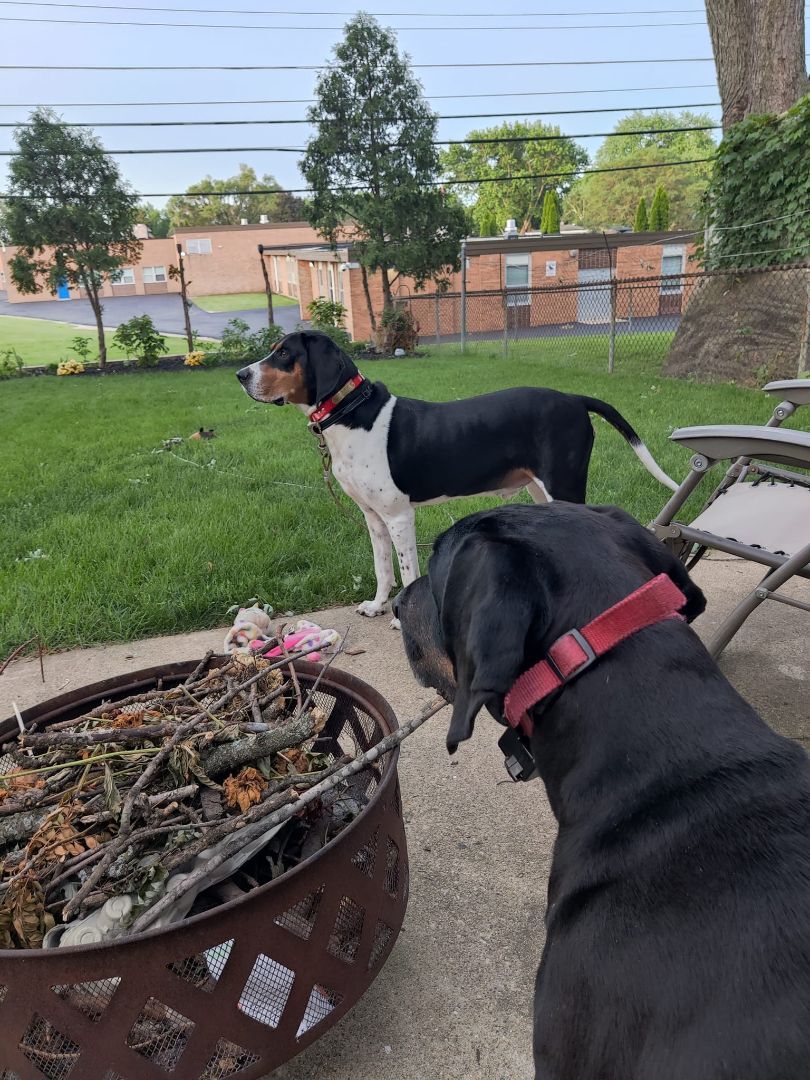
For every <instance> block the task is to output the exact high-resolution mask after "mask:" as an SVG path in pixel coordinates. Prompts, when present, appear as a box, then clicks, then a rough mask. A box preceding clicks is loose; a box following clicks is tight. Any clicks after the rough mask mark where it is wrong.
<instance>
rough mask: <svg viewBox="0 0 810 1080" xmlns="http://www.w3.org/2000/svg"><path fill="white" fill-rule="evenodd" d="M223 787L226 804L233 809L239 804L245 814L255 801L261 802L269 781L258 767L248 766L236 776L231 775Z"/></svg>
mask: <svg viewBox="0 0 810 1080" xmlns="http://www.w3.org/2000/svg"><path fill="white" fill-rule="evenodd" d="M222 787H223V790H224V792H225V802H226V804H227V805H228V806H229V807H231V808H232V809H233V808H235V807H237V806H238V807H239V809H240V810H241V811H242V813H243V814H244V812H245V811H246V810H247V809H249V808H250V807H251V806H253V805H255V803H258V802H261V798H262V792H263V791H264V789H265V788H266V787H267V781H266V780H265V778H264V777H263V776H262V774H261V773H260V772H259V771H258V769H254V768H252V767H250V766H248V767H247V768H244V769H242V771H241V772H240V773H238V774H237V775H236V776H229V777H228V778H227V780H225V782H224V784H223V785H222Z"/></svg>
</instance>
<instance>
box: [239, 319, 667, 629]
mask: <svg viewBox="0 0 810 1080" xmlns="http://www.w3.org/2000/svg"><path fill="white" fill-rule="evenodd" d="M237 377H238V379H239V380H240V382H241V383H242V385H243V386H244V388H245V390H246V391H247V393H248V394H249V395H250V396H251V397H252V398H254V399H255V400H256V401H266V402H272V403H273V404H274V405H284V404H287V403H290V404H293V405H297V406H298V407H299V408H300V409H301V410H302V411H303V412H304V413H306V414H307V416H308V417H309V419H310V423H311V424H312V423H315V422H317V423H318V425H319V428H320V430H321V431H322V432H323V437H324V438H325V440H326V444H327V446H328V448H329V451H330V453H331V456H332V467H333V470H334V474H335V476H336V477H337V479H338V481H339V483H340V486H341V487H342V488H343V490H344V491H345V492H346V494H347V495H348V496H349V497H350V498H351V499H353V500H354V502H356V503H357V505H358V506H359V507H360V509H361V511H362V512H363V516H364V517H365V519H366V525H367V526H368V531H369V534H370V536H371V546H372V548H373V551H374V572H375V574H376V578H377V592H376V595H375V597H374V599H373V600H366V601H364V602H363V603H362V604H361V605H360V606H359V608H358V609H357V610H358V611H359V612H360V614H361V615H369V616H373V615H379V614H381V613H382V612H383V611H384V610H385V605H386V602H387V601H388V597H389V595H390V592H391V589H392V587H393V585H394V569H393V563H392V558H391V544H392V542H393V545H394V547H395V548H396V551H397V558H398V559H399V570H400V575H401V577H402V584H403V585H408V584H410V582H412V581H413V580H414V579H415V578H416V577H418V576H419V559H418V555H417V550H416V531H415V527H414V506H418V505H420V504H425V503H437V502H444V501H445V500H446V499H454V498H457V497H458V496H461V495H484V494H488V495H489V494H492V495H495V494H497V495H502V496H507V495H513V494H514V493H515V492H517V491H519V490H520V489H521V488H524V487H525V488H528V490H529V492H530V494H531V495H532V497H533V499H534V501H535V502H551V500H552V499H564V500H567V501H569V502H584V501H585V487H586V483H587V479H588V464H589V462H590V457H591V448H592V446H593V438H594V436H593V428H592V427H591V421H590V417H589V415H588V413H589V412H594V413H597V414H598V415H599V416H602V417H604V419H605V420H607V421H608V422H609V423H610V424H612V425H613V427H615V428H616V430H617V431H619V432H620V433H621V434H622V435H623V436H624V438H625V439H626V440H627V441H628V443H629V444H630V446H631V447H632V448H633V450H634V451H635V452H636V454H637V455H638V456H639V458H640V459H641V461H642V462H643V463H644V465H645V466H646V468H647V469H648V470H649V471H650V472H651V473H652V475H653V476H655V477H656V479H657V480H660V481H661V483H662V484H666V485H667V486H668V487H670V488H672V489H673V490H676V488H677V485H676V484H674V483H673V482H672V480H670V478H669V477H668V476H667V475H666V474H665V473H663V472H662V471H661V469H660V468H659V467H658V465H656V463H655V461H654V460H653V458H652V455H651V454H650V452H649V450H648V449H647V447H646V446H645V445H644V443H643V442H642V441H641V439H640V438H639V437H638V435H637V434H636V432H635V431H634V430H633V428H632V427H631V426H630V424H628V423H627V421H626V420H625V419H624V417H623V416H621V414H620V413H619V412H617V410H616V409H614V408H613V407H612V406H611V405H608V404H607V403H606V402H604V401H599V400H598V399H597V398H589V397H579V396H577V395H574V394H562V393H559V392H558V391H556V390H543V389H539V388H537V387H516V388H514V389H511V390H501V391H499V392H498V393H495V394H484V395H482V396H480V397H474V398H465V399H463V400H461V401H450V402H432V401H417V400H414V399H412V398H397V397H394V395H393V394H391V393H390V392H389V391H388V389H387V388H386V387H385V386H384V385H383V384H382V383H374V382H370V381H369V380H367V379H364V378H363V377H362V375H360V374H359V373H358V370H357V368H356V367H355V365H354V363H353V362H352V361H351V359H350V358H349V357H348V356H346V354H345V353H344V352H342V350H340V349H339V348H338V347H337V346H336V345H335V344H334V343H333V342H332V341H331V339H330V338H328V337H327V336H326V335H325V334H321V333H318V332H315V331H302V332H299V333H295V334H289V335H288V336H287V337H285V338H284V339H283V340H282V341H281V342H279V344H278V345H277V346H276V348H275V349H274V350H273V352H272V353H271V354H270V355H269V356H267V357H265V359H264V360H260V361H258V363H255V364H251V365H250V366H249V367H244V368H242V369H241V371H239V372H237Z"/></svg>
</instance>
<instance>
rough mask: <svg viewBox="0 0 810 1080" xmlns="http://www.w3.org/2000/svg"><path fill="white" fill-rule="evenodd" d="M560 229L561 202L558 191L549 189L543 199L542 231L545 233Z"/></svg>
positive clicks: (555, 231)
mask: <svg viewBox="0 0 810 1080" xmlns="http://www.w3.org/2000/svg"><path fill="white" fill-rule="evenodd" d="M559 231H560V204H559V203H558V202H557V192H556V191H550V190H549V191H547V192H546V194H545V198H544V199H543V214H542V217H541V218H540V232H541V233H543V234H544V235H548V234H549V233H558V232H559Z"/></svg>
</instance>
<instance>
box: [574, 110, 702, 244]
mask: <svg viewBox="0 0 810 1080" xmlns="http://www.w3.org/2000/svg"><path fill="white" fill-rule="evenodd" d="M712 123H714V121H713V120H712V118H711V117H710V116H706V115H703V114H699V113H692V112H681V113H673V112H663V111H660V112H654V113H647V112H644V113H642V112H633V113H629V114H628V115H627V116H625V117H624V118H623V119H622V120H620V121H619V123H618V124H617V125H616V127H615V128H614V131H617V132H627V133H628V134H625V135H623V136H622V137H621V138H610V139H605V141H604V142H603V143H602V145H601V146H600V147H599V149H598V150H597V152H596V157H595V159H594V167H595V168H610V167H611V166H616V165H656V164H657V163H658V162H662V161H688V160H692V159H695V158H705V157H711V156H712V155H713V154H714V152H715V150H716V149H717V145H716V143H715V141H714V139H713V138H712V135H711V132H709V131H674V132H668V133H663V132H660V133H656V134H653V135H636V134H633V132H634V131H638V130H641V129H645V130H646V129H650V128H673V127H694V126H699V125H702V124H712ZM711 169H712V165H711V162H710V161H708V162H703V163H702V164H698V165H669V166H667V165H661V166H660V167H658V168H653V169H640V170H638V171H631V172H615V173H593V174H591V175H589V176H583V177H582V179H581V180H579V181H577V184H576V185H575V188H574V191H572V197H571V198H570V200H569V201H567V202H566V206H565V212H566V218H567V219H570V220H574V221H576V222H577V224H581V225H587V226H589V227H591V228H597V229H598V228H607V227H609V226H611V225H629V224H631V223H632V222H633V220H634V218H635V213H636V208H637V206H638V200H639V198H640V197H641V196H642V195H645V196H647V197H648V198H649V199H651V198H652V196H653V193H654V191H655V189H656V187H657V186H658V185H659V184H661V185H663V186H664V187H665V188H666V190H667V193H668V195H669V203H670V207H669V219H670V227H671V228H673V229H692V228H695V227H696V226H699V224H700V221H701V218H702V210H701V201H702V198H703V195H704V192H705V191H706V188H707V186H708V182H709V177H710V175H711ZM574 213H576V216H574Z"/></svg>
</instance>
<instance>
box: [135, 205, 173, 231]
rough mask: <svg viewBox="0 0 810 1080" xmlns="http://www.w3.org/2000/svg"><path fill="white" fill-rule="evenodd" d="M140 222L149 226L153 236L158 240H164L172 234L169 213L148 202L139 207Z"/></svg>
mask: <svg viewBox="0 0 810 1080" xmlns="http://www.w3.org/2000/svg"><path fill="white" fill-rule="evenodd" d="M138 221H142V222H143V223H144V224H145V225H148V226H149V231H150V233H151V234H152V236H155V237H157V238H158V239H161V240H162V239H164V238H165V237H167V236H168V235H169V233H170V232H171V228H172V223H171V220H170V218H169V215H168V213H167V212H166V211H165V210H159V209H158V207H157V206H153V205H152V204H151V203H148V202H147V203H141V204H140V205H139V207H138Z"/></svg>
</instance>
